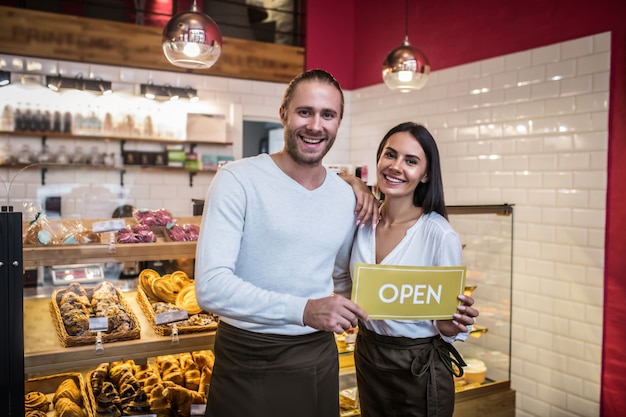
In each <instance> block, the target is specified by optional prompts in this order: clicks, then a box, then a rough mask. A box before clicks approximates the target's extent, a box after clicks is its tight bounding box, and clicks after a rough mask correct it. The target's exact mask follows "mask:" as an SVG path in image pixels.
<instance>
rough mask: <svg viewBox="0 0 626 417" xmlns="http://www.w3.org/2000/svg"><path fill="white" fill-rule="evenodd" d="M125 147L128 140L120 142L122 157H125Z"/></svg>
mask: <svg viewBox="0 0 626 417" xmlns="http://www.w3.org/2000/svg"><path fill="white" fill-rule="evenodd" d="M124 145H126V139H122V140H121V141H120V155H122V156H123V155H124Z"/></svg>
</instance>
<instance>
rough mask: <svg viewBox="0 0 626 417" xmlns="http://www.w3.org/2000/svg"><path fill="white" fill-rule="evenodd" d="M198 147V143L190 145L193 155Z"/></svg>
mask: <svg viewBox="0 0 626 417" xmlns="http://www.w3.org/2000/svg"><path fill="white" fill-rule="evenodd" d="M196 146H198V144H197V143H190V144H189V152H190V153H193V151H194V150H195V149H196Z"/></svg>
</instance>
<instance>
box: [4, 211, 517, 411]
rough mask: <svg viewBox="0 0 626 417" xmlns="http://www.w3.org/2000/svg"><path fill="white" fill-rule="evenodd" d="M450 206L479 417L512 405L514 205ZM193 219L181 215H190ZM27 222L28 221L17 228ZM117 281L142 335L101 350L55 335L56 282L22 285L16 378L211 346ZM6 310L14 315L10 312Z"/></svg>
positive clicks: (342, 343)
mask: <svg viewBox="0 0 626 417" xmlns="http://www.w3.org/2000/svg"><path fill="white" fill-rule="evenodd" d="M448 210H449V213H448V214H449V221H450V223H451V224H452V226H453V227H454V229H455V230H456V231H457V233H458V234H459V236H460V239H461V243H462V245H463V264H464V265H465V266H466V267H467V276H466V292H467V293H468V294H471V295H472V297H474V299H475V306H476V307H477V309H478V310H479V311H480V316H479V317H478V319H477V323H476V325H475V326H474V328H473V330H472V333H471V334H470V337H469V338H468V340H467V341H466V342H465V343H456V344H455V346H456V348H457V349H458V350H459V352H460V353H461V354H462V355H463V357H464V358H465V359H466V361H467V362H471V363H479V364H481V365H484V368H483V370H481V371H479V375H472V377H470V378H468V377H467V376H466V378H465V379H460V380H457V381H456V382H457V396H456V406H455V416H456V417H463V416H474V415H476V410H480V413H481V414H480V415H481V416H486V417H512V416H514V412H515V392H514V391H513V390H511V388H510V372H511V361H510V352H511V284H512V282H511V280H512V253H513V246H512V242H513V206H512V205H493V206H450V207H448ZM15 214H17V213H15ZM16 217H17V216H16ZM197 219H198V218H195V219H193V218H187V219H184V220H185V221H186V222H191V221H193V220H196V221H197ZM21 220H22V219H21V216H19V219H18V220H17V222H14V223H16V227H14V229H15V230H14V233H12V234H13V235H15V234H16V233H20V231H21V229H22V227H18V226H21V225H20V224H19V222H20V221H21ZM26 227H27V223H25V224H24V226H23V228H24V229H25V228H26ZM4 231H5V232H6V231H7V229H6V228H5V229H4ZM5 237H7V236H6V235H5ZM20 243H21V242H20ZM20 255H23V262H22V259H21V257H20V260H19V262H20V263H23V267H24V268H25V269H36V268H42V267H52V266H54V265H60V264H68V263H71V264H85V263H90V264H93V263H106V262H117V263H120V262H130V261H149V260H155V259H165V258H172V257H173V258H193V257H194V255H195V242H169V241H162V240H159V241H157V242H156V243H152V244H150V245H143V244H126V245H115V248H114V250H112V248H111V246H110V245H109V244H108V243H102V244H97V245H87V246H84V245H82V246H81V245H79V246H75V245H74V246H57V247H41V246H24V249H23V253H20ZM11 259H12V258H11ZM7 260H8V258H7ZM5 265H6V263H5ZM122 283H123V284H124V286H123V287H120V288H121V290H122V291H123V292H124V295H125V296H126V298H127V299H128V301H129V306H130V308H131V309H132V310H133V311H134V313H135V315H136V316H137V317H138V319H139V322H140V327H141V335H140V338H138V339H137V340H124V341H117V342H113V343H110V344H107V345H106V346H105V349H104V353H99V354H97V353H96V351H95V350H94V347H93V346H90V345H86V346H77V347H64V346H62V344H61V343H60V342H59V340H58V338H57V337H56V330H55V327H54V325H53V321H52V318H51V317H50V312H49V306H50V291H51V290H53V289H54V285H52V286H49V285H44V286H41V285H37V286H36V287H34V288H33V287H31V288H26V289H25V290H24V291H23V293H24V296H25V297H24V309H23V311H24V317H23V319H24V324H23V326H24V336H23V341H24V345H23V352H24V355H23V362H22V365H21V368H22V369H23V371H24V372H23V373H21V372H20V373H19V374H20V375H19V377H20V378H19V379H21V377H24V376H25V377H26V379H28V378H31V377H43V376H48V375H53V374H59V373H63V372H68V371H76V370H77V369H91V368H93V367H94V366H97V365H98V364H99V363H101V362H103V361H114V360H119V359H121V358H124V359H134V360H136V361H138V363H142V362H145V361H146V360H149V358H153V357H156V356H157V355H163V354H177V353H182V352H190V351H195V350H201V349H207V348H211V346H212V344H213V340H214V331H209V332H203V333H195V334H181V335H180V338H179V339H178V340H177V342H176V343H173V342H172V340H171V338H170V337H167V336H161V335H159V334H155V332H154V331H153V329H152V326H151V323H150V322H149V321H148V319H147V317H146V316H145V315H144V314H143V312H142V311H141V308H140V306H139V305H138V304H137V302H136V301H135V299H136V293H137V283H136V280H120V281H118V284H120V285H121V284H122ZM20 292H22V291H21V289H20ZM20 310H21V309H20ZM12 312H13V313H15V311H12ZM9 316H12V317H13V318H15V315H13V314H10V315H9ZM20 322H21V320H20ZM346 336H347V335H344V336H343V337H338V346H339V351H340V355H339V363H340V367H341V371H340V381H341V386H340V388H341V391H342V393H343V394H344V395H347V396H348V398H347V399H348V400H350V396H352V398H354V395H355V387H356V378H355V373H354V361H353V358H352V352H353V347H354V344H353V343H352V342H353V340H354V338H352V337H348V338H346ZM17 374H18V373H16V377H17V376H18V375H17ZM466 375H467V374H466ZM21 392H22V391H21V390H20V391H19V392H18V396H20V395H23V394H22V393H21ZM348 403H349V404H352V407H350V408H347V409H344V410H343V413H342V415H343V416H344V417H345V416H358V415H359V410H358V401H357V402H356V403H355V402H354V401H352V402H350V401H348Z"/></svg>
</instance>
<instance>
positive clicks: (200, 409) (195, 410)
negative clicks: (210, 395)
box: [191, 404, 206, 417]
mask: <svg viewBox="0 0 626 417" xmlns="http://www.w3.org/2000/svg"><path fill="white" fill-rule="evenodd" d="M205 413H206V404H191V416H192V417H195V416H204V414H205Z"/></svg>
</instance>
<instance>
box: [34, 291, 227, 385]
mask: <svg viewBox="0 0 626 417" xmlns="http://www.w3.org/2000/svg"><path fill="white" fill-rule="evenodd" d="M136 296H137V292H136V291H131V292H127V293H124V298H125V300H126V302H127V303H128V305H129V306H130V307H131V309H132V311H133V313H135V316H137V320H138V321H139V325H140V327H141V336H140V338H139V339H136V340H126V341H121V342H112V343H105V344H104V351H103V353H102V354H96V350H95V346H77V347H68V348H66V347H63V346H62V345H61V342H60V340H59V337H58V335H57V332H56V328H55V325H54V322H53V320H52V315H51V314H50V298H38V299H29V300H24V373H25V375H27V376H32V375H37V374H50V373H55V372H67V371H68V370H71V369H78V368H83V367H89V366H96V365H98V364H99V363H102V362H112V361H118V360H124V359H134V360H145V358H150V357H155V356H160V355H165V354H174V353H181V352H191V351H196V350H203V349H208V348H211V347H212V346H213V343H214V340H215V332H214V331H212V332H205V333H195V334H182V335H179V336H178V338H179V342H178V344H172V339H171V337H170V336H159V335H157V334H156V333H155V332H154V330H153V329H152V326H151V324H150V321H149V320H148V318H147V317H146V316H145V315H144V314H143V312H142V310H141V308H140V307H139V304H138V303H137V300H136Z"/></svg>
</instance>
